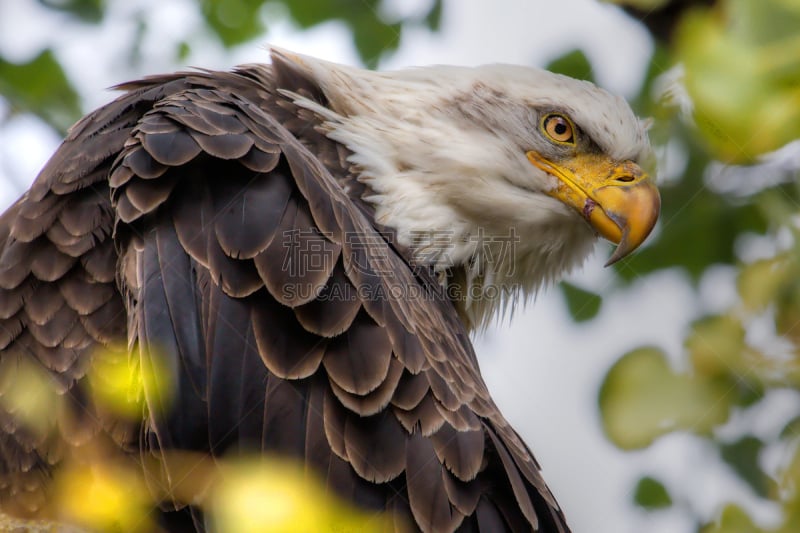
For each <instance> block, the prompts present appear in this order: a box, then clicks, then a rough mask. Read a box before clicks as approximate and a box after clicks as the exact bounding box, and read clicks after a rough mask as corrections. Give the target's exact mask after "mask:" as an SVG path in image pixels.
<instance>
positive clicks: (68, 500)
mask: <svg viewBox="0 0 800 533" xmlns="http://www.w3.org/2000/svg"><path fill="white" fill-rule="evenodd" d="M54 499H55V503H56V506H57V509H58V513H59V515H60V516H61V518H62V519H63V520H65V521H68V522H73V523H76V524H80V525H82V526H84V527H88V528H91V529H95V530H100V531H152V528H153V524H152V522H151V520H150V518H149V511H150V509H151V508H152V503H151V502H150V498H149V495H148V492H147V489H146V487H145V485H144V482H143V481H142V479H141V477H140V476H139V475H138V474H137V473H136V471H134V470H133V469H132V468H129V467H127V465H125V464H122V463H121V462H119V461H117V462H111V461H103V460H97V461H93V462H92V463H91V464H89V465H79V464H73V465H70V466H69V467H67V468H65V469H63V470H61V471H59V474H58V477H57V478H56V488H55V497H54Z"/></svg>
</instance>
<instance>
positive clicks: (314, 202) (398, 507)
mask: <svg viewBox="0 0 800 533" xmlns="http://www.w3.org/2000/svg"><path fill="white" fill-rule="evenodd" d="M274 59H275V64H274V66H273V67H272V68H270V67H263V66H254V67H243V68H241V69H239V70H237V71H234V72H231V73H221V72H198V73H191V74H183V75H176V76H174V77H156V78H150V79H146V80H143V81H140V82H134V83H130V84H127V85H125V86H123V87H122V88H123V89H125V90H127V91H128V92H127V93H126V94H125V95H124V96H122V97H121V98H120V99H118V100H117V101H116V102H114V103H112V104H109V105H108V106H105V107H103V108H101V109H100V110H98V111H96V112H95V113H93V114H91V115H89V116H87V117H86V118H85V119H84V120H82V121H81V122H79V123H78V124H77V125H76V126H75V127H74V128H73V129H72V130H71V133H70V136H69V137H68V138H67V140H66V141H65V143H64V145H63V146H62V147H61V148H60V149H59V151H58V152H57V153H56V155H55V156H54V157H53V159H52V160H51V161H50V162H49V163H48V165H47V166H46V167H45V169H44V170H43V171H42V174H41V175H40V177H39V178H38V179H37V181H36V183H35V184H34V185H33V187H32V188H31V190H30V191H29V193H27V194H26V195H25V196H24V197H23V198H21V199H20V200H19V201H18V202H17V204H15V206H13V207H12V208H11V210H10V211H9V212H8V213H7V214H6V215H3V217H2V218H0V237H2V238H3V242H2V245H0V302H2V303H1V304H0V317H1V318H0V326H1V328H0V332H1V334H0V343H2V344H0V346H3V348H2V349H3V351H2V355H0V372H2V370H3V368H5V367H9V364H8V363H9V362H11V361H14V360H15V359H13V358H15V357H16V358H20V357H21V358H27V359H30V360H32V361H33V362H34V363H36V364H38V365H40V366H42V367H44V368H46V369H48V370H47V371H48V372H50V373H51V374H54V375H57V376H58V378H59V380H60V382H61V383H64V386H63V390H64V391H66V392H68V393H71V394H74V395H75V396H76V397H79V398H80V399H81V401H82V402H83V403H82V405H84V406H88V407H91V406H90V405H88V404H89V403H90V402H89V400H88V399H87V397H86V395H85V394H84V393H83V387H84V386H83V382H82V380H81V378H82V376H83V372H85V369H86V366H87V359H88V354H89V351H90V350H91V349H92V347H94V346H96V345H98V344H100V345H104V344H108V343H111V342H112V341H114V340H125V341H127V342H128V344H129V345H131V346H134V345H138V346H139V347H140V348H141V352H140V357H141V364H142V365H148V364H151V362H152V361H151V359H150V358H151V357H152V356H153V354H152V353H151V352H150V351H149V350H147V349H146V347H147V346H149V345H157V346H158V347H159V349H160V352H162V353H163V355H164V356H165V358H166V362H167V365H168V367H170V368H171V369H172V372H173V374H174V376H173V378H174V381H175V383H174V386H175V390H174V396H175V397H174V399H173V400H172V401H171V402H166V401H162V400H163V398H161V397H159V396H158V395H155V393H154V392H153V391H150V393H148V407H149V413H148V419H147V420H146V424H145V427H144V431H145V434H146V437H147V438H145V439H143V440H142V441H141V444H142V446H144V447H150V448H152V449H153V451H156V452H158V451H163V450H166V449H169V448H180V449H193V450H201V451H206V452H208V453H213V454H220V455H221V454H224V453H226V452H227V451H228V450H230V449H237V450H240V451H244V450H256V451H264V452H272V453H280V454H284V455H288V456H293V457H296V458H298V459H301V460H304V461H305V462H306V464H307V465H308V467H309V468H311V469H314V470H316V471H317V472H318V473H320V474H321V475H322V476H323V477H324V478H325V480H326V483H327V485H328V487H329V488H330V489H331V490H334V491H335V492H337V493H338V494H340V495H341V496H343V497H346V498H349V499H351V500H353V501H354V502H356V503H358V504H360V505H364V506H367V507H371V508H375V509H383V510H387V511H389V512H395V513H398V514H399V515H403V516H405V519H406V520H410V521H411V522H412V523H415V524H416V526H417V528H419V529H421V530H424V531H452V530H455V529H456V528H458V527H462V528H463V529H464V530H465V531H472V530H476V531H477V530H487V528H489V529H488V530H491V531H502V530H512V531H517V530H520V531H522V530H530V529H532V528H535V527H537V526H538V527H539V530H541V531H567V527H566V525H565V523H564V520H563V516H562V515H561V512H560V511H559V509H558V507H557V505H556V504H555V502H554V500H553V498H552V496H551V494H550V493H549V491H548V489H547V487H546V486H545V485H544V483H543V482H542V480H541V477H540V475H539V472H538V467H537V465H536V463H535V462H534V460H533V458H532V456H531V455H530V452H529V451H528V449H527V448H526V447H525V445H524V444H523V443H522V442H521V441H520V440H519V438H518V436H517V435H516V433H514V432H513V430H512V429H511V428H510V427H509V426H508V424H507V423H506V421H505V420H504V419H503V417H502V416H501V414H500V413H499V411H498V410H497V408H496V407H495V406H494V404H493V403H492V402H491V399H490V397H489V394H488V391H487V389H486V386H485V384H484V383H483V380H482V378H481V376H480V372H479V369H478V364H477V360H476V357H475V354H474V352H473V349H472V346H471V344H470V342H469V339H468V335H467V332H466V330H465V329H464V326H463V324H462V323H461V322H460V321H459V319H458V317H457V314H456V312H455V310H454V307H453V305H452V304H451V303H450V301H449V300H448V299H447V298H446V295H445V294H444V292H443V291H442V289H441V287H440V286H439V284H438V283H437V282H436V280H435V279H434V276H433V275H432V274H431V273H430V272H427V271H425V270H421V271H420V270H417V269H414V268H412V267H411V266H410V264H409V263H408V261H407V260H406V258H405V257H404V252H403V250H402V249H401V248H400V247H399V246H397V245H396V243H394V242H392V235H391V231H387V230H386V229H385V228H379V227H377V226H376V225H375V224H374V223H373V221H372V220H371V218H370V214H371V208H370V207H369V206H368V205H367V204H366V203H364V202H363V201H362V199H361V195H362V194H363V193H364V192H365V189H364V186H363V185H362V184H360V183H358V181H357V180H356V179H355V178H354V177H353V175H352V174H351V173H350V171H349V164H348V163H347V161H346V157H347V152H346V150H345V149H344V148H343V147H342V146H340V145H338V144H336V143H334V142H332V141H330V140H328V139H327V138H326V137H325V136H324V135H323V134H322V133H320V130H319V129H317V128H315V127H314V126H315V125H316V123H318V121H319V119H318V118H317V117H315V116H314V115H313V113H310V112H309V111H306V110H300V109H298V108H297V107H295V106H294V104H292V103H291V102H290V101H289V100H286V99H285V98H283V97H282V96H280V94H279V93H278V91H276V89H277V88H286V89H290V90H293V91H295V92H299V93H301V94H307V95H310V96H312V97H314V98H315V99H316V100H317V101H319V102H320V103H322V104H323V105H324V104H325V97H324V94H323V92H322V91H321V90H320V89H319V87H317V86H316V84H315V83H314V82H313V80H310V79H308V78H307V77H306V75H305V74H303V73H302V72H300V71H298V70H296V69H294V67H293V66H292V64H291V62H290V61H287V60H285V58H283V57H282V56H280V54H275V58H274ZM112 234H113V238H112V237H111V236H112ZM116 251H119V255H117V253H116ZM412 289H413V290H412ZM83 292H85V293H86V297H85V298H81V297H80V294H81V293H83ZM409 293H412V294H416V295H418V296H421V297H419V298H415V299H406V298H404V297H403V296H402V295H404V294H409ZM2 378H3V376H2V375H0V396H2V395H3V394H4V391H5V390H6V389H4V387H3V386H2V383H3V381H2ZM151 393H152V394H151ZM17 422H18V421H16V419H15V417H14V416H13V414H12V413H10V412H7V411H2V412H0V424H1V425H2V428H3V432H2V433H0V454H1V455H0V459H2V461H3V463H4V465H5V471H6V472H9V475H8V476H7V477H8V479H9V480H10V481H11V483H12V484H15V485H14V486H15V487H20V486H22V485H20V483H23V482H29V481H30V476H31V475H36V476H38V478H39V479H43V478H46V474H45V473H46V472H47V470H48V468H49V466H48V464H49V462H48V461H49V459H48V460H46V459H45V458H50V457H55V454H54V453H51V449H50V448H48V447H47V445H46V444H45V443H44V441H43V440H42V439H41V438H33V437H32V436H31V435H29V434H26V432H25V431H23V430H21V429H20V427H19V424H18V423H17ZM73 425H74V424H73ZM94 425H96V426H98V427H108V425H107V424H106V425H104V424H102V423H101V424H97V423H95V424H94ZM81 431H83V432H84V433H85V429H81ZM81 431H79V430H78V429H77V428H75V429H74V430H73V433H74V435H75V436H76V437H77V435H78V433H80V432H81ZM45 440H47V439H45ZM129 444H131V443H129ZM54 449H55V448H53V450H54ZM23 473H24V475H23ZM31 473H33V474H31ZM23 478H24V479H23ZM40 485H41V483H40ZM7 486H10V485H7ZM6 495H7V494H6ZM39 500H41V498H39ZM39 500H37V498H36V497H31V498H28V500H26V501H39ZM26 505H28V507H31V505H30V504H26ZM399 518H400V521H399V522H398V523H402V522H403V518H402V517H399Z"/></svg>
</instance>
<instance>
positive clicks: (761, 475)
mask: <svg viewBox="0 0 800 533" xmlns="http://www.w3.org/2000/svg"><path fill="white" fill-rule="evenodd" d="M616 3H620V4H624V5H626V6H627V7H628V8H630V11H631V12H636V10H637V9H645V8H655V9H656V10H655V11H653V12H652V17H643V18H642V22H643V23H644V24H645V25H647V26H648V28H649V29H650V31H651V33H652V34H653V35H655V36H658V37H660V39H657V40H656V47H657V50H656V53H655V55H654V56H653V58H652V60H651V67H650V71H649V72H648V74H647V76H646V79H645V80H644V83H643V86H642V91H641V94H640V96H639V97H638V98H636V100H635V105H636V107H637V111H638V112H639V113H640V114H642V115H643V116H652V117H654V118H655V124H654V126H653V129H652V130H651V138H652V140H653V142H654V145H655V147H656V150H657V151H658V150H661V151H662V153H663V152H664V150H665V147H666V146H668V145H669V146H671V147H672V148H673V149H674V148H675V147H677V148H678V151H679V152H681V155H682V157H683V158H684V160H685V164H684V165H683V168H682V171H681V172H680V173H679V175H678V176H677V177H671V178H670V179H669V180H668V181H667V182H665V183H663V184H662V206H663V211H662V217H661V222H660V231H659V232H658V235H657V236H656V238H654V239H652V242H650V243H649V245H648V246H646V247H645V248H644V249H643V250H641V252H640V253H637V254H635V255H634V256H632V257H630V258H628V259H627V260H625V261H623V262H621V264H620V265H619V267H618V269H617V271H618V274H620V278H621V280H623V281H634V280H641V279H646V278H647V276H648V275H649V274H651V273H653V272H655V271H657V270H662V269H665V268H675V269H680V270H681V271H682V272H684V273H685V274H686V275H687V276H688V279H690V280H691V281H692V282H693V284H695V285H697V286H699V285H700V283H701V282H702V281H703V280H704V279H706V278H707V277H711V276H714V272H713V269H714V267H719V266H727V267H729V268H733V269H735V270H736V272H737V276H736V287H735V290H736V294H737V296H738V297H737V299H736V301H735V302H734V303H733V304H731V305H730V307H729V308H727V309H723V310H721V311H720V310H718V311H717V312H716V313H713V314H707V315H705V316H701V317H699V318H697V319H696V320H695V321H694V322H693V323H692V324H691V326H690V327H689V329H688V331H687V333H686V337H685V339H684V350H683V352H682V353H681V354H669V355H670V356H672V357H668V356H667V354H665V353H664V352H663V351H662V350H661V349H660V348H657V347H644V348H637V349H634V350H632V351H630V352H629V353H627V354H626V355H624V356H623V357H622V358H620V359H619V360H618V361H617V362H616V363H615V364H614V365H613V366H612V368H611V369H610V370H609V371H608V374H607V375H606V378H605V380H604V382H603V385H602V387H601V390H600V393H599V398H598V401H599V408H600V413H601V419H602V421H603V427H604V429H605V431H606V434H607V436H608V438H609V439H610V440H611V441H612V442H613V443H614V444H616V445H617V446H618V447H620V448H622V449H641V448H644V447H648V446H650V445H651V444H652V443H653V442H654V441H656V440H657V439H659V438H660V437H662V436H663V435H665V434H669V433H673V432H684V433H685V432H690V433H693V434H695V435H696V436H697V437H698V438H700V439H702V440H704V441H705V442H706V443H707V444H710V445H711V446H712V447H713V448H714V449H716V451H717V454H718V458H719V461H720V463H721V464H725V465H727V466H728V467H729V468H730V471H731V472H732V473H733V474H734V475H735V476H736V477H738V478H739V479H740V480H741V481H742V482H743V483H744V484H745V485H746V486H747V487H749V489H750V491H751V494H752V496H753V497H754V498H760V499H764V500H769V501H772V502H774V503H775V504H777V505H778V507H779V508H780V509H781V510H782V511H783V513H782V514H783V516H782V519H781V521H780V523H779V524H778V525H777V526H774V527H765V526H763V525H761V524H758V523H757V521H756V520H755V519H754V518H753V517H751V516H750V514H749V512H750V511H749V510H748V509H746V508H744V507H742V506H739V505H735V504H728V505H726V506H724V507H723V508H722V509H720V513H719V514H718V515H717V516H716V517H711V518H712V520H710V521H709V517H703V518H700V519H697V520H698V522H697V524H696V528H697V530H698V531H702V533H734V532H742V533H744V532H747V533H754V532H759V531H761V532H770V533H788V532H790V531H800V497H798V489H797V487H798V483H800V468H798V466H797V465H798V462H800V461H799V460H798V458H797V457H798V451H797V450H798V443H800V431H799V429H800V428H799V427H798V423H797V420H798V419H799V418H798V416H800V413H796V416H794V417H792V418H791V420H787V421H786V422H785V427H784V429H783V430H782V431H780V433H779V435H777V436H773V435H762V434H756V433H757V432H756V430H755V428H751V427H748V426H747V425H746V424H743V423H742V422H741V420H742V419H743V418H742V417H744V416H745V415H746V414H747V413H751V412H758V410H759V409H764V406H765V405H767V404H766V403H765V401H766V400H765V399H766V398H767V397H769V396H770V395H772V394H774V393H776V392H778V391H781V392H784V393H785V392H787V391H791V393H793V394H797V393H798V392H800V239H798V237H800V233H799V232H800V230H798V223H797V220H798V207H799V206H800V189H798V185H797V177H798V175H797V174H798V171H797V165H796V164H794V165H793V166H792V165H778V164H770V163H769V162H768V159H764V157H765V154H768V153H769V152H771V151H774V150H777V149H779V148H782V147H784V146H785V145H786V144H788V143H790V142H791V141H794V140H796V139H798V138H800V40H798V36H800V3H798V2H796V1H793V0H767V1H764V2H762V1H755V0H716V1H714V2H707V1H701V0H672V1H660V2H653V3H652V4H653V5H644V4H650V3H649V2H644V3H643V2H640V1H627V0H619V1H617V2H616ZM706 4H713V5H710V6H707V5H706ZM667 26H668V27H667ZM794 150H795V151H794V153H795V154H796V153H797V148H795V149H794ZM773 157H774V156H773ZM719 163H722V164H727V165H731V164H748V165H755V167H753V168H751V169H746V168H744V167H735V166H729V167H728V168H727V170H728V171H727V172H726V173H725V174H724V175H722V177H720V175H719V172H720V171H719V169H720V168H721V166H720V164H719ZM756 170H757V171H756ZM715 173H716V174H717V176H716V179H715V180H714V179H712V178H713V177H714V175H715ZM725 177H727V178H728V180H723V178H725ZM720 180H723V182H722V183H721V182H720ZM754 237H758V239H759V240H760V242H761V243H762V244H763V243H768V244H767V245H766V246H765V248H764V249H763V250H762V251H760V252H759V253H758V259H752V258H749V257H748V256H749V255H750V253H749V252H748V250H747V249H746V247H745V246H744V245H743V243H745V242H747V239H750V240H751V241H752V239H753V238H754ZM698 290H699V288H698ZM757 328H759V329H760V330H761V331H764V329H766V330H767V336H768V337H769V339H768V340H767V341H764V340H763V339H761V340H759V341H758V342H756V337H754V336H753V335H751V334H750V332H752V331H755V330H756V329H757ZM762 336H763V335H762ZM737 420H738V423H737ZM723 426H725V427H726V431H722V428H723ZM776 449H780V450H790V451H793V452H792V453H793V455H794V459H792V460H791V461H789V462H788V463H787V462H786V461H784V462H782V463H781V464H779V465H777V468H775V467H772V468H771V469H767V468H766V466H765V462H764V457H765V454H766V453H767V452H768V451H769V450H773V451H774V450H776ZM690 482H691V480H686V483H687V485H688V484H690ZM662 489H663V491H662ZM670 491H673V492H674V493H679V495H678V496H677V497H676V496H675V495H674V494H670ZM684 491H685V488H684V487H681V486H678V487H670V486H665V485H663V484H661V482H659V481H658V480H655V479H653V478H651V477H647V476H645V477H643V478H642V479H641V480H640V482H639V484H638V485H637V487H636V491H635V501H636V503H637V504H638V505H640V506H641V507H643V508H645V509H647V510H650V511H655V510H657V509H659V508H661V507H660V506H659V505H654V501H658V500H657V499H655V500H654V498H656V496H655V495H656V494H658V495H659V497H660V498H661V500H660V501H662V502H673V506H679V507H680V508H682V509H683V510H684V512H685V514H686V515H687V516H691V517H697V516H698V515H699V511H698V509H697V508H695V507H694V504H693V502H692V501H691V499H690V498H689V497H688V494H690V492H688V491H687V492H686V493H684Z"/></svg>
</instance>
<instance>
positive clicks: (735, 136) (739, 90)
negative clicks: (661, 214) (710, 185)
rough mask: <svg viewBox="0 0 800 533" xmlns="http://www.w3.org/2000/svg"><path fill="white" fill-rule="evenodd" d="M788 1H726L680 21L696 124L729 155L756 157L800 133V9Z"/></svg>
mask: <svg viewBox="0 0 800 533" xmlns="http://www.w3.org/2000/svg"><path fill="white" fill-rule="evenodd" d="M785 3H786V2H785V1H782V0H761V1H759V2H753V1H752V0H721V1H720V2H719V3H718V4H717V6H716V8H717V9H715V10H696V11H693V12H690V13H688V14H687V15H686V16H685V17H684V18H683V20H682V22H681V24H680V26H679V28H678V33H677V41H676V43H677V47H676V52H677V56H678V58H679V59H680V60H681V61H682V62H683V64H684V66H685V68H686V88H687V90H688V92H689V94H690V96H691V98H692V101H693V103H694V105H695V119H696V121H697V125H698V127H699V129H700V132H701V133H702V135H703V137H704V138H705V139H706V141H707V142H708V143H709V145H710V147H711V148H712V150H713V151H714V153H715V154H716V156H717V157H718V158H720V159H723V160H725V161H727V162H741V163H747V162H752V161H754V160H755V159H756V158H757V157H758V156H759V155H761V154H764V153H767V152H770V151H773V150H776V149H778V148H780V147H782V146H784V145H785V144H787V143H789V142H790V141H792V140H794V139H796V138H798V137H800V105H798V102H799V101H800V38H799V37H798V35H799V34H798V33H797V29H798V28H800V13H798V12H797V10H796V8H795V9H794V10H792V9H790V8H788V7H787V6H786V5H784V4H785Z"/></svg>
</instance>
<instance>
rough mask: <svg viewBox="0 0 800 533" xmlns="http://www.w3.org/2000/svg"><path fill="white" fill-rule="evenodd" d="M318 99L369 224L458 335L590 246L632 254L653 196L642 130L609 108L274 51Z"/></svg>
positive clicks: (493, 68)
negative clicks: (457, 318)
mask: <svg viewBox="0 0 800 533" xmlns="http://www.w3.org/2000/svg"><path fill="white" fill-rule="evenodd" d="M272 54H273V61H274V62H281V63H282V64H285V65H290V68H293V69H295V70H296V71H298V72H299V73H301V74H302V75H303V76H305V77H307V78H309V79H311V80H313V81H314V83H315V84H317V85H318V86H319V88H320V90H321V91H322V92H323V93H324V95H325V98H326V99H327V102H326V104H325V105H322V104H320V103H319V102H316V101H314V100H312V99H310V98H307V97H304V96H300V95H298V94H291V93H286V95H287V96H289V97H290V98H292V99H293V100H294V101H295V103H296V104H297V105H300V106H302V107H305V108H307V109H310V110H311V111H313V112H314V113H316V114H317V115H318V116H319V117H320V119H321V120H322V123H323V128H324V130H325V132H326V134H327V136H328V137H329V138H331V139H333V140H335V141H336V142H339V143H342V144H344V145H345V146H346V147H347V148H348V150H349V151H350V153H351V155H350V162H351V163H352V164H353V165H354V169H355V171H356V172H357V173H358V180H359V181H360V182H362V183H363V184H365V185H366V186H367V187H366V189H367V191H368V193H367V194H365V195H364V197H363V199H364V200H365V201H367V202H368V203H370V204H371V205H372V206H373V207H374V212H375V218H376V222H377V223H379V224H382V225H384V226H388V227H391V228H393V229H394V230H395V232H396V235H397V239H398V240H399V243H400V244H401V245H403V246H404V247H406V248H407V249H409V250H410V251H411V255H412V257H413V260H414V261H415V262H417V263H420V264H426V265H430V266H432V267H433V268H434V269H435V270H436V271H437V273H439V274H440V279H441V280H442V281H443V282H444V283H447V284H448V291H449V294H451V298H452V299H453V300H454V301H455V302H456V304H457V306H459V310H460V312H461V316H462V318H464V320H465V321H466V322H467V324H468V326H470V327H476V326H481V325H485V324H486V323H487V321H488V319H490V318H491V317H493V316H496V315H497V314H498V313H497V311H498V310H503V309H506V308H507V307H508V305H507V304H509V303H512V304H513V303H514V302H516V301H517V300H518V299H519V297H520V295H522V296H526V295H529V294H533V293H535V292H536V291H537V289H538V288H540V287H541V286H542V285H543V284H545V283H547V282H551V281H554V280H556V279H558V278H559V277H560V276H562V275H563V274H564V273H566V272H568V271H570V270H571V269H573V268H575V267H576V266H577V265H579V264H581V263H582V262H583V261H584V260H585V259H586V257H588V255H589V254H590V253H591V251H592V249H593V244H594V242H595V241H596V240H597V237H598V236H602V237H604V238H605V239H608V240H609V241H611V242H613V243H615V244H617V248H616V250H615V251H614V253H613V254H612V256H611V258H610V259H609V261H608V263H607V264H611V263H614V262H616V261H618V260H619V259H621V258H623V257H625V256H626V255H628V254H629V253H631V252H632V251H633V250H635V249H636V248H637V247H638V246H639V245H640V244H641V243H642V242H643V241H644V240H645V238H646V237H647V235H648V234H649V233H650V231H651V230H652V229H653V226H654V225H655V223H656V219H657V217H658V213H659V208H660V197H659V193H658V189H657V188H656V186H655V183H654V180H653V178H651V177H650V176H649V175H648V173H647V172H645V171H644V170H643V164H644V162H645V161H646V160H647V159H649V157H650V155H651V150H650V145H649V141H648V138H647V134H646V127H645V125H644V124H643V123H642V121H640V120H639V119H638V118H637V117H636V116H635V115H634V113H633V112H632V110H631V109H630V107H629V106H628V104H627V103H626V102H625V101H624V100H623V99H622V98H620V97H619V96H614V95H612V94H610V93H608V92H607V91H605V90H603V89H600V88H598V87H596V86H595V85H593V84H591V83H589V82H586V81H579V80H575V79H573V78H569V77H566V76H562V75H559V74H554V73H552V72H548V71H545V70H540V69H536V68H530V67H522V66H512V65H485V66H480V67H475V68H467V67H450V66H447V67H445V66H432V67H423V68H415V69H408V70H401V71H396V72H372V71H365V70H360V69H356V68H353V67H347V66H342V65H337V64H333V63H329V62H325V61H321V60H318V59H314V58H310V57H305V56H299V55H296V54H292V53H288V52H285V51H282V50H277V49H274V50H273V52H272Z"/></svg>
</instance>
